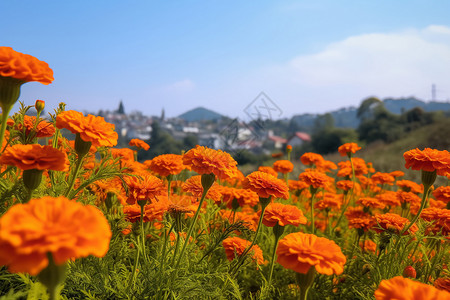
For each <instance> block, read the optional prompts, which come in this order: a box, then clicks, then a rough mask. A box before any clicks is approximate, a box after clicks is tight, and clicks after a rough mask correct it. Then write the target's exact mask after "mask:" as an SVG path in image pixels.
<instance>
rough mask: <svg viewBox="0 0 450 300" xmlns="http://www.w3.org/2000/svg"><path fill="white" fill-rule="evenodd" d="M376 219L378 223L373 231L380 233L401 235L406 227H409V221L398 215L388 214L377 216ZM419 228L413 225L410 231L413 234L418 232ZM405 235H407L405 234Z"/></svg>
mask: <svg viewBox="0 0 450 300" xmlns="http://www.w3.org/2000/svg"><path fill="white" fill-rule="evenodd" d="M375 219H376V221H377V225H375V226H374V227H373V229H374V230H375V231H376V232H378V233H380V232H383V231H393V232H395V233H400V232H401V231H402V230H403V228H405V226H408V224H409V220H408V219H406V218H403V217H401V216H399V215H397V214H393V213H386V214H378V215H375ZM418 230H419V228H418V227H417V225H416V224H413V226H411V227H410V228H409V229H408V231H409V232H410V233H412V234H414V233H415V232H417V231H418ZM404 234H407V232H405V233H404Z"/></svg>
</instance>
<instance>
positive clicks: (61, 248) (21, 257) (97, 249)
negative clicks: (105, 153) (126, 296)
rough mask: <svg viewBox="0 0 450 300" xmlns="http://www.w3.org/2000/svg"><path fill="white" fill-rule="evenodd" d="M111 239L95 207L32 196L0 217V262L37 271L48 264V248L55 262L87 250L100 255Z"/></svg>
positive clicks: (85, 253)
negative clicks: (25, 202)
mask: <svg viewBox="0 0 450 300" xmlns="http://www.w3.org/2000/svg"><path fill="white" fill-rule="evenodd" d="M110 239H111V229H110V227H109V224H108V221H107V220H106V218H105V216H104V215H103V214H102V212H101V211H100V210H99V209H98V208H96V207H94V206H92V205H83V204H81V203H78V202H76V201H71V200H69V199H67V198H65V197H62V196H61V197H57V198H54V197H43V198H40V199H31V200H30V202H28V203H27V204H16V205H14V206H13V207H11V208H10V209H9V210H8V211H7V212H6V213H5V214H4V215H3V216H2V217H1V218H0V265H8V266H9V270H10V271H11V272H14V273H17V272H26V273H29V274H31V275H36V274H38V273H39V272H40V271H41V270H42V269H44V268H45V267H46V266H47V265H48V259H47V253H48V252H50V253H52V256H53V259H54V260H55V263H56V264H57V265H60V264H63V263H64V262H66V261H67V260H69V259H73V258H78V257H86V256H88V255H90V254H92V255H95V256H97V257H103V256H104V255H105V254H106V252H107V251H108V249H109V241H110Z"/></svg>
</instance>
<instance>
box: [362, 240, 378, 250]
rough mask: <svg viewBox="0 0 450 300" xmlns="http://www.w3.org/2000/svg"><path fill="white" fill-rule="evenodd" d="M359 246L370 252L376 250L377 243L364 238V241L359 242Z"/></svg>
mask: <svg viewBox="0 0 450 300" xmlns="http://www.w3.org/2000/svg"><path fill="white" fill-rule="evenodd" d="M359 247H360V248H361V250H363V251H370V252H372V253H376V252H377V243H375V242H374V241H372V240H365V241H364V243H363V242H362V241H361V242H359Z"/></svg>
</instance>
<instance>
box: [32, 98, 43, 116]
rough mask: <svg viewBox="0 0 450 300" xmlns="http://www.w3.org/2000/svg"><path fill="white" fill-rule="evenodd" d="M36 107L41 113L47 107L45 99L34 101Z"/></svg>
mask: <svg viewBox="0 0 450 300" xmlns="http://www.w3.org/2000/svg"><path fill="white" fill-rule="evenodd" d="M34 108H35V109H36V110H37V112H38V113H40V112H41V111H43V110H44V108H45V101H43V100H36V102H35V103H34Z"/></svg>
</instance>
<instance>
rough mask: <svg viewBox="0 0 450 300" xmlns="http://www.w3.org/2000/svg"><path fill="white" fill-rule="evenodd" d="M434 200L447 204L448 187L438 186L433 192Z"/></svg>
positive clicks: (449, 199) (449, 197)
mask: <svg viewBox="0 0 450 300" xmlns="http://www.w3.org/2000/svg"><path fill="white" fill-rule="evenodd" d="M433 196H434V198H436V200H439V201H442V202H445V203H449V202H450V186H440V187H438V188H437V189H435V190H434V191H433Z"/></svg>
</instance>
